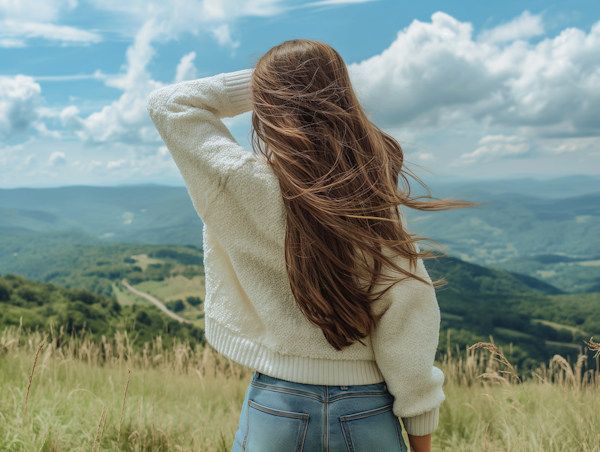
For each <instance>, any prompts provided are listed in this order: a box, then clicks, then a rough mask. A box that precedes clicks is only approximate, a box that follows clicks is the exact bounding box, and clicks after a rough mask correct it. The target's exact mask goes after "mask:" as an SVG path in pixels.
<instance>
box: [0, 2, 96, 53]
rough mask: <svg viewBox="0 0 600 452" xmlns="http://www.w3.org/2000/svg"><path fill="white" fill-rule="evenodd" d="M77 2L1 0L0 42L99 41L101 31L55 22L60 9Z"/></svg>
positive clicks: (18, 44)
mask: <svg viewBox="0 0 600 452" xmlns="http://www.w3.org/2000/svg"><path fill="white" fill-rule="evenodd" d="M76 6H77V1H76V0H12V1H11V0H4V1H0V46H2V47H23V46H25V45H26V42H25V40H26V39H29V38H42V39H47V40H53V41H61V42H62V43H63V44H68V43H70V44H73V43H80V44H81V43H83V44H89V43H95V42H100V41H101V37H100V35H98V34H96V33H93V32H89V31H86V30H81V29H78V28H74V27H70V26H66V25H57V24H55V23H53V22H55V21H56V20H58V18H59V16H60V15H61V13H64V12H67V11H70V10H72V9H74V8H75V7H76Z"/></svg>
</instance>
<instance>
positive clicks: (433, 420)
mask: <svg viewBox="0 0 600 452" xmlns="http://www.w3.org/2000/svg"><path fill="white" fill-rule="evenodd" d="M439 420H440V407H437V408H435V409H433V410H431V411H428V412H427V413H423V414H420V415H418V416H412V417H403V418H402V423H403V424H404V429H405V430H406V433H408V434H410V435H414V436H425V435H428V434H430V433H433V431H434V430H435V429H436V428H437V427H438V424H439Z"/></svg>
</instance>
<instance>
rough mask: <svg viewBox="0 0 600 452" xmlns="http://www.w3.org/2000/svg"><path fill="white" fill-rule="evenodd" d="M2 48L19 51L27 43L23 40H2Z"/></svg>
mask: <svg viewBox="0 0 600 452" xmlns="http://www.w3.org/2000/svg"><path fill="white" fill-rule="evenodd" d="M0 47H2V48H4V49H18V48H20V47H25V41H23V40H22V39H0Z"/></svg>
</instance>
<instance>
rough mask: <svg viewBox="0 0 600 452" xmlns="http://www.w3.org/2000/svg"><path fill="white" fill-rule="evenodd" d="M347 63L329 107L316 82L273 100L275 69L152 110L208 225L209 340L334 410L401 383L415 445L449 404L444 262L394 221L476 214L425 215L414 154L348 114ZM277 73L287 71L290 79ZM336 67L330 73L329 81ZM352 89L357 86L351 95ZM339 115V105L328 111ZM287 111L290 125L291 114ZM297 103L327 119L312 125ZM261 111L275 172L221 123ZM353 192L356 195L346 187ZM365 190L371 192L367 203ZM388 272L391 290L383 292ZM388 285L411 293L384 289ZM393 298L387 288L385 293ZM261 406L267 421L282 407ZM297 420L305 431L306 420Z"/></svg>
mask: <svg viewBox="0 0 600 452" xmlns="http://www.w3.org/2000/svg"><path fill="white" fill-rule="evenodd" d="M305 42H308V43H309V44H307V45H309V46H310V45H313V44H314V42H312V41H302V40H300V41H293V43H292V44H290V46H292V45H293V46H294V47H293V48H294V49H297V48H298V47H297V46H298V45H300V47H299V48H300V49H302V45H303V43H305ZM317 47H318V48H319V49H325V51H327V52H330V50H329V48H328V47H323V45H321V44H319V45H318V46H317ZM294 51H295V50H294ZM330 54H331V55H333V56H336V55H337V53H330ZM283 55H284V57H285V58H287V55H288V53H285V52H284V53H283ZM297 56H298V55H294V58H295V57H297ZM264 58H265V57H263V59H264ZM336 58H337V61H338V63H339V64H338V66H336V69H335V70H337V71H338V72H336V73H333V72H332V73H331V74H329V76H332V77H333V76H335V77H338V78H337V79H336V82H335V83H334V85H335V86H334V85H331V84H330V83H329V82H328V81H327V79H322V80H321V81H320V83H322V84H326V85H327V90H328V93H329V94H326V93H324V91H323V90H322V89H316V91H315V92H314V93H312V92H310V91H308V92H307V89H308V88H309V87H310V85H311V84H312V82H311V79H307V80H304V81H303V82H302V83H304V85H301V86H298V85H295V84H294V82H291V81H288V82H287V83H288V84H287V85H284V87H283V88H281V89H274V88H273V89H271V88H269V86H267V85H265V83H267V84H268V83H277V82H272V80H274V79H272V78H271V75H267V73H266V72H265V66H264V65H263V66H261V67H262V72H261V77H262V78H260V79H259V80H260V82H259V81H257V80H258V79H256V78H255V77H254V75H255V74H254V69H246V70H241V71H236V72H230V73H225V74H219V75H215V76H213V77H206V78H203V79H198V80H193V81H189V82H182V83H178V84H176V85H171V86H167V87H164V88H161V89H159V90H156V91H154V92H153V93H152V94H151V95H150V97H149V99H148V112H149V114H150V116H151V117H152V120H153V121H154V123H155V125H156V127H157V129H158V131H159V132H160V134H161V137H162V138H163V140H164V142H165V144H166V145H167V147H168V149H169V150H170V152H171V154H172V156H173V158H174V160H175V162H176V164H177V166H178V168H179V170H180V171H181V174H182V176H183V178H184V181H185V183H186V186H187V189H188V191H189V193H190V197H191V199H192V202H193V204H194V207H195V209H196V211H197V212H198V214H199V215H200V217H201V218H202V220H203V222H204V231H203V238H204V266H205V274H206V299H205V301H204V304H205V307H204V310H205V326H206V331H205V336H206V340H207V341H208V343H210V344H211V345H212V346H213V347H214V348H215V349H216V350H217V351H219V352H220V353H222V354H223V355H225V356H226V357H228V358H230V359H232V360H233V361H236V362H238V363H240V364H242V365H245V366H247V367H250V368H252V369H255V370H256V371H257V375H258V374H260V375H266V376H268V378H273V379H275V380H277V381H278V382H277V384H278V385H284V386H285V385H286V384H288V383H289V384H291V385H300V387H302V385H310V386H311V389H307V390H306V391H308V392H309V393H316V394H319V391H321V393H322V394H321V396H319V397H321V398H325V400H321V402H320V403H324V402H325V405H326V401H327V400H326V399H327V398H328V397H329V396H328V394H337V392H336V391H337V389H331V387H334V388H335V387H339V388H340V389H339V391H345V390H344V389H341V388H343V387H356V388H358V391H359V392H360V391H363V390H365V388H363V386H365V385H366V386H369V385H378V384H380V385H381V384H383V383H384V382H385V388H386V389H385V392H386V393H387V394H388V395H389V396H390V397H391V399H389V401H390V403H392V405H391V407H390V409H391V410H392V412H393V415H395V416H396V417H397V418H402V419H403V421H404V425H405V428H406V430H407V431H408V433H409V434H411V435H419V436H420V435H428V434H429V433H431V432H432V431H433V430H435V428H436V427H437V423H438V416H439V406H440V404H441V403H442V402H443V400H444V399H445V395H444V393H443V390H442V384H443V381H444V375H443V373H442V372H441V370H440V369H438V368H436V367H435V366H434V365H433V364H434V358H435V353H436V350H437V345H438V338H439V327H440V311H439V306H438V304H437V299H436V296H435V289H434V286H433V285H432V281H431V279H430V278H429V276H428V274H427V271H426V269H425V266H424V265H423V261H422V259H420V257H421V256H423V257H425V256H427V255H428V252H423V253H420V250H419V247H418V246H417V243H416V242H417V239H414V238H412V237H411V236H410V234H409V233H408V231H407V230H406V228H405V224H404V223H402V225H401V222H400V221H399V219H398V218H397V217H395V216H394V215H393V208H394V207H397V206H398V205H399V204H406V205H408V206H409V207H412V208H420V209H422V210H427V209H431V210H442V209H444V208H459V207H460V205H461V203H462V201H461V202H459V201H456V202H455V203H456V205H454V204H452V203H448V202H443V201H440V202H438V203H421V202H419V201H416V200H414V199H412V198H410V197H409V196H408V194H402V193H400V192H398V187H397V183H398V173H397V171H399V170H400V168H401V166H402V156H401V154H399V155H396V154H395V153H396V152H400V153H401V149H400V148H399V146H398V145H397V143H395V142H394V141H393V140H392V139H391V138H390V137H389V136H387V135H385V134H382V133H381V132H379V131H378V129H376V128H375V127H374V126H373V125H372V124H370V123H369V122H368V120H367V119H366V117H363V116H364V113H362V112H358V110H357V109H354V112H353V113H348V111H347V110H350V106H355V107H358V104H357V102H356V99H355V98H354V97H349V98H346V97H344V96H345V95H347V93H348V90H347V89H346V88H345V85H344V83H345V84H348V83H349V82H348V78H347V74H346V73H345V72H344V71H345V67H344V66H343V62H341V63H340V61H341V59H340V58H339V55H337V56H336ZM309 60H310V59H309ZM309 60H307V61H309ZM325 60H326V59H325ZM325 60H324V61H325ZM261 61H262V59H261ZM259 63H260V62H259ZM288 63H289V62H288ZM317 63H318V62H317ZM265 64H266V63H265ZM273 64H275V63H273ZM289 64H292V66H293V65H294V64H295V63H294V62H293V61H292V63H289ZM271 66H272V68H274V69H273V70H275V71H281V74H284V73H285V71H286V69H285V68H282V67H280V66H277V65H275V66H273V65H271ZM300 66H302V65H300ZM325 66H327V64H323V65H322V66H319V64H317V65H316V66H315V69H314V73H315V76H316V74H317V73H318V72H319V71H320V70H321V68H322V67H323V68H325ZM294 70H296V69H294ZM325 70H332V71H333V69H327V68H325ZM340 71H341V72H340ZM288 75H289V72H288ZM304 75H306V74H304ZM265 77H266V78H265ZM282 77H283V75H282ZM342 79H343V80H344V82H343V83H342V85H343V86H342V85H340V86H338V88H339V89H338V88H336V86H337V83H338V82H339V81H340V80H342ZM290 80H291V79H290ZM261 83H262V85H261ZM261 86H262V88H261ZM253 87H254V88H253ZM257 87H258V88H257ZM255 88H256V89H255ZM261 89H264V92H263V91H261ZM343 93H346V94H343ZM348 95H349V94H348ZM269 96H271V97H269ZM273 96H274V97H273ZM278 96H281V98H280V97H278ZM319 96H321V97H319ZM299 99H301V100H299ZM348 99H350V100H348ZM296 102H300V103H298V104H296ZM323 102H329V104H327V105H328V106H326V107H321V104H322V103H323ZM276 105H278V106H279V107H281V108H280V110H281V111H283V112H285V111H287V110H286V109H288V110H289V114H275V110H272V107H273V108H274V106H276ZM294 105H298V106H305V105H312V106H311V107H310V108H313V107H314V108H317V107H318V108H317V110H315V112H314V114H313V115H312V116H311V114H308V113H306V110H302V108H303V107H302V108H301V107H299V108H300V109H295V107H293V106H294ZM315 105H317V107H315ZM253 107H254V108H255V111H254V114H253V125H254V127H253V131H254V132H257V133H259V134H260V135H261V136H262V138H264V139H265V140H266V142H267V144H269V143H270V144H271V147H270V148H269V149H268V152H267V154H265V156H267V158H266V159H262V158H260V157H258V156H257V155H255V154H252V153H248V152H247V151H246V150H245V149H244V148H243V147H241V146H240V145H239V144H238V143H237V142H236V141H235V140H234V138H233V137H232V135H231V133H230V132H229V130H228V129H227V127H225V125H224V124H223V122H222V121H221V118H224V117H232V116H236V115H238V114H241V113H244V112H247V111H250V110H251V109H252V108H253ZM267 111H270V112H271V113H270V114H266V112H267ZM302 111H304V113H302ZM332 112H333V113H332ZM334 113H336V114H338V115H341V116H340V117H339V118H337V119H332V121H334V122H332V125H331V127H330V128H324V129H323V128H322V127H321V125H322V124H321V122H323V121H325V122H327V121H328V119H321V120H318V121H317V120H316V119H315V117H316V116H315V115H317V116H322V117H323V118H327V117H329V116H328V115H330V114H334ZM353 115H357V116H356V118H359V119H357V120H356V121H358V122H356V124H355V126H356V127H357V130H359V129H360V133H358V134H357V138H356V141H352V140H350V139H349V138H348V140H349V141H348V140H347V141H344V143H342V142H340V141H339V140H338V138H337V137H338V135H339V139H340V140H346V138H347V137H346V134H347V133H346V132H347V130H346V129H347V124H349V123H350V122H352V121H354V119H356V118H355V116H353ZM361 115H362V116H361ZM259 116H260V121H259V120H258V119H257V118H259ZM343 118H346V120H347V121H348V122H344V121H345V120H344V119H343ZM274 121H275V122H274ZM303 124H306V125H307V128H304V126H303ZM319 124H321V125H319ZM333 124H335V126H334V125H333ZM295 127H296V128H295ZM319 127H321V128H319ZM269 128H271V129H272V131H271V134H270V135H269V134H266V131H267V130H268V129H269ZM273 131H276V132H273ZM319 131H320V132H319ZM369 131H370V132H369ZM355 132H356V131H355ZM364 132H367V133H364ZM371 132H372V134H371V136H369V134H370V133H371ZM275 135H277V136H275ZM359 136H360V137H359ZM361 137H362V138H361ZM271 139H273V140H274V141H270V140H271ZM365 140H367V141H365ZM359 142H360V144H359ZM353 143H354V144H356V147H355V146H354V144H353ZM275 144H277V145H278V146H277V147H275V146H274V145H275ZM314 146H319V147H320V146H323V147H322V149H320V150H318V149H315V148H314ZM370 153H372V154H373V155H372V156H371V157H369V154H370ZM332 157H335V158H332ZM340 159H341V160H340ZM341 161H343V163H340V162H341ZM386 161H387V162H388V164H386ZM372 162H376V163H375V164H373V163H372ZM328 165H329V166H328ZM339 165H341V168H342V169H341V170H340V167H339ZM373 165H375V166H373ZM377 165H379V166H377ZM317 167H318V168H317ZM328 168H330V170H329V169H328ZM344 168H346V169H344ZM334 169H337V171H338V173H337V176H339V177H337V176H336V178H334V179H330V180H328V179H327V178H326V177H325V176H328V175H329V173H330V172H332V171H334ZM321 173H323V174H322V176H323V177H321V176H319V174H321ZM308 174H312V175H310V176H309V177H307V175H308ZM317 180H318V183H317ZM382 180H383V181H384V182H385V183H384V182H382ZM348 181H350V182H348ZM344 183H349V184H350V185H348V186H347V187H346V188H343V187H342V188H340V189H339V190H338V188H336V187H338V186H341V184H344ZM369 184H370V185H369ZM365 186H367V187H369V186H370V188H369V189H368V190H366V191H365V190H363V187H365ZM340 190H341V191H340ZM361 190H362V191H361ZM429 204H432V205H433V206H429ZM451 204H452V205H454V207H448V206H449V205H451ZM390 207H391V208H392V213H390V210H389V209H390ZM462 207H465V205H462ZM353 212H357V213H353ZM378 213H379V214H378ZM425 240H428V239H425ZM382 244H383V245H384V246H382ZM388 244H391V245H392V246H390V247H388V246H387V245H388ZM413 245H414V246H413ZM358 249H360V250H361V251H360V252H359V251H358ZM415 250H416V251H415ZM365 251H366V252H365ZM382 262H383V263H384V264H385V263H388V264H391V266H389V268H388V266H385V265H384V266H382ZM362 263H364V264H365V265H364V266H363V265H362ZM376 264H377V265H376ZM411 264H412V265H411ZM392 267H394V268H392ZM361 269H362V271H361ZM366 269H368V271H366ZM373 269H376V271H375V273H377V276H378V278H376V279H374V280H373V281H374V282H375V284H374V285H372V286H369V283H370V281H371V277H372V276H373V273H372V272H373ZM407 275H408V276H410V278H406V276H407ZM379 276H381V277H384V276H385V277H387V278H388V279H387V280H388V281H389V280H392V281H395V282H396V284H392V285H383V284H381V281H382V280H381V279H379ZM367 287H369V289H366V288H367ZM382 287H385V288H386V289H385V290H382V291H378V290H376V289H379V288H382ZM374 294H379V295H378V296H375V295H374ZM275 380H273V381H271V383H273V384H275V383H276V381H275ZM279 380H280V382H279ZM281 382H283V383H281ZM267 386H268V385H267ZM313 386H315V387H316V389H315V388H312V387H313ZM251 387H252V385H251ZM295 387H296V389H298V386H295ZM250 389H251V388H249V391H250ZM263 389H264V388H263ZM367 390H368V388H367ZM306 391H305V392H306ZM315 391H316V392H315ZM330 391H333V392H330ZM387 391H389V392H387ZM285 392H286V391H285V390H283V391H281V393H285ZM249 394H250V393H247V394H246V396H247V398H248V396H249ZM346 394H347V393H346ZM309 398H310V397H309ZM350 398H352V397H350ZM392 399H393V400H392ZM380 401H381V400H380ZM247 402H248V404H249V405H252V404H251V403H250V402H251V400H250V399H248V400H247ZM254 404H255V406H254V408H256V409H258V410H259V411H260V410H261V409H263V410H268V408H269V407H266V408H265V407H263V408H260V407H259V406H258V405H261V404H260V403H259V402H258V401H256V400H255V401H254ZM384 406H385V405H384ZM271 408H272V409H273V407H271ZM244 409H246V405H245V406H244ZM374 409H375V410H379V409H383V406H380V407H379V408H374ZM283 411H286V410H283ZM367 411H368V410H367ZM243 413H244V412H243ZM246 413H247V412H246ZM290 413H291V414H289V416H290V417H291V418H297V419H300V420H301V419H302V418H303V416H302V415H301V413H302V412H295V414H294V413H292V412H290ZM298 413H300V414H298ZM304 414H307V413H304ZM351 414H352V413H346V414H345V415H343V416H346V415H347V416H350V415H351ZM355 414H356V413H355ZM298 416H299V417H298ZM340 416H341V415H340ZM242 418H243V416H242ZM249 419H250V418H248V419H246V421H244V422H245V424H244V425H245V428H246V429H248V421H249ZM338 421H339V422H341V418H340V419H338ZM242 422H243V419H240V423H241V424H240V429H242ZM398 425H399V424H398ZM263 428H266V427H265V426H263ZM246 433H248V432H246ZM273 434H275V433H273ZM238 436H239V435H238ZM244 444H245V441H244ZM244 444H240V447H245V445H244ZM324 447H327V445H326V444H325V446H324ZM261 450H265V449H261ZM305 450H308V449H305ZM324 450H327V449H324Z"/></svg>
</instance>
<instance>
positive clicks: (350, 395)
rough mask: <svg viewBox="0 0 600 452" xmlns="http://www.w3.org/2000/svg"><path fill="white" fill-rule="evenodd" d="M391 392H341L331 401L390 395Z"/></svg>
mask: <svg viewBox="0 0 600 452" xmlns="http://www.w3.org/2000/svg"><path fill="white" fill-rule="evenodd" d="M389 395H390V394H389V393H384V394H374V393H370V392H363V393H355V394H352V393H350V394H341V395H339V396H335V397H334V398H331V399H329V401H330V402H337V401H338V400H343V399H350V398H355V397H388V396H389Z"/></svg>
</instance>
